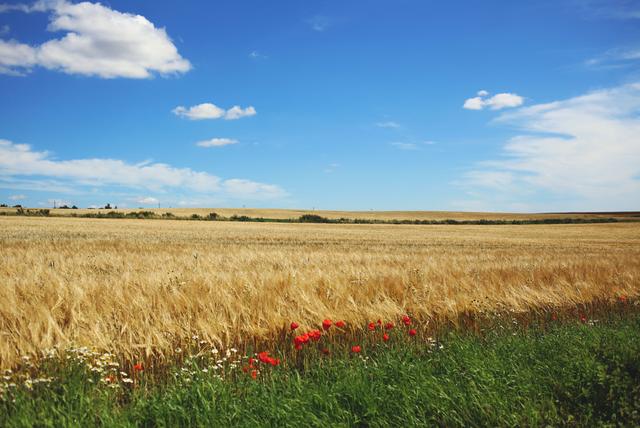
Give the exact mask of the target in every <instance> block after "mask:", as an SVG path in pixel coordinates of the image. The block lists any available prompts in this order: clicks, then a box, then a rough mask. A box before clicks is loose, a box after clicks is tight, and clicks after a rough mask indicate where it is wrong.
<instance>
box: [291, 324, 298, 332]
mask: <svg viewBox="0 0 640 428" xmlns="http://www.w3.org/2000/svg"><path fill="white" fill-rule="evenodd" d="M298 327H300V325H298V323H297V322H292V323H291V331H293V330H295V329H296V328H298Z"/></svg>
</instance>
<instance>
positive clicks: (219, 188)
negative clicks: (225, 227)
mask: <svg viewBox="0 0 640 428" xmlns="http://www.w3.org/2000/svg"><path fill="white" fill-rule="evenodd" d="M51 180H55V181H53V183H56V182H57V183H61V184H62V185H63V186H60V187H59V188H58V190H59V191H62V192H64V191H65V190H70V191H84V192H88V191H90V189H95V188H98V189H100V188H102V189H104V188H107V187H110V188H118V189H122V190H126V191H131V190H147V191H150V192H154V193H159V192H164V193H168V192H173V193H175V192H178V191H179V192H191V193H192V194H195V195H220V196H224V197H231V198H246V199H276V198H281V197H284V196H286V192H285V191H284V190H283V189H281V188H280V187H279V186H276V185H272V184H265V183H258V182H254V181H251V180H247V179H238V178H232V179H226V180H224V179H221V178H219V177H217V176H215V175H212V174H209V173H207V172H202V171H194V170H192V169H190V168H177V167H174V166H171V165H168V164H164V163H155V162H151V161H144V162H139V163H128V162H125V161H123V160H119V159H97V158H90V159H72V160H57V159H55V158H53V157H52V156H51V155H50V154H49V153H48V152H46V151H42V152H39V151H34V150H32V149H31V147H30V146H28V145H26V144H15V143H13V142H11V141H7V140H0V188H12V189H15V188H19V187H21V188H23V189H33V190H43V189H47V188H48V184H50V183H51Z"/></svg>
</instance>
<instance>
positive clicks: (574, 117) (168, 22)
mask: <svg viewBox="0 0 640 428" xmlns="http://www.w3.org/2000/svg"><path fill="white" fill-rule="evenodd" d="M639 65H640V2H637V1H623V0H619V1H604V0H603V1H596V0H590V1H586V0H585V1H578V0H550V1H535V2H514V1H487V2H475V1H447V2H442V1H408V0H394V1H391V0H385V1H382V0H368V1H352V2H344V1H340V2H339V1H314V2H302V1H279V2H264V1H233V2H204V1H203V2H196V1H187V2H180V3H177V2H158V1H139V0H136V1H111V2H108V3H102V4H98V3H89V2H85V3H78V2H70V1H40V2H36V3H21V2H7V3H1V4H0V202H5V203H9V204H16V203H20V204H23V205H25V206H49V205H52V204H53V200H56V201H59V202H62V203H69V204H76V205H78V206H92V205H95V206H100V205H104V204H105V203H107V202H109V203H111V204H112V205H118V206H120V207H139V206H157V205H158V203H159V204H160V205H161V206H163V207H168V206H173V207H179V206H185V207H186V206H208V207H215V206H229V207H240V206H247V207H249V206H253V207H282V208H307V209H310V208H314V207H315V208H318V209H354V210H369V209H375V210H408V209H411V210H481V211H589V210H634V209H638V208H639V206H638V205H639V204H638V203H639V202H640V138H639V137H638V135H640V118H639V115H638V112H639V110H640V73H639V71H640V70H639V68H638V66H639Z"/></svg>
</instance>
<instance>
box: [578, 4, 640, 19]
mask: <svg viewBox="0 0 640 428" xmlns="http://www.w3.org/2000/svg"><path fill="white" fill-rule="evenodd" d="M573 6H574V7H575V9H576V10H577V11H578V12H579V13H581V14H582V16H584V17H586V18H590V19H618V20H627V19H640V4H639V3H638V2H637V1H634V0H574V2H573Z"/></svg>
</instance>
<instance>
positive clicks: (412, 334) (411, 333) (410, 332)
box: [409, 328, 417, 337]
mask: <svg viewBox="0 0 640 428" xmlns="http://www.w3.org/2000/svg"><path fill="white" fill-rule="evenodd" d="M416 333H417V332H416V329H415V328H412V329H411V330H409V336H412V337H413V336H415V335H416Z"/></svg>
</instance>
